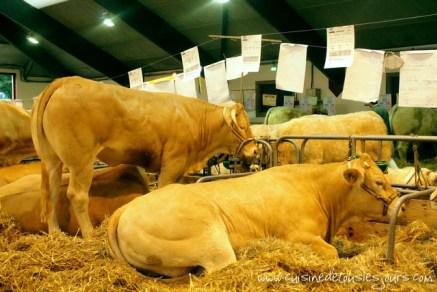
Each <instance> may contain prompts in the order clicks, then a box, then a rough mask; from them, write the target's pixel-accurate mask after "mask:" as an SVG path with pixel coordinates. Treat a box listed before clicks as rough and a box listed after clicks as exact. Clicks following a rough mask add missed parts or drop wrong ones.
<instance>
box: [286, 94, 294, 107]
mask: <svg viewBox="0 0 437 292" xmlns="http://www.w3.org/2000/svg"><path fill="white" fill-rule="evenodd" d="M284 106H288V107H294V95H284Z"/></svg>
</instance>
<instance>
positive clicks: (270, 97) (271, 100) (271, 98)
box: [263, 93, 276, 106]
mask: <svg viewBox="0 0 437 292" xmlns="http://www.w3.org/2000/svg"><path fill="white" fill-rule="evenodd" d="M263 105H264V106H276V94H266V93H264V94H263Z"/></svg>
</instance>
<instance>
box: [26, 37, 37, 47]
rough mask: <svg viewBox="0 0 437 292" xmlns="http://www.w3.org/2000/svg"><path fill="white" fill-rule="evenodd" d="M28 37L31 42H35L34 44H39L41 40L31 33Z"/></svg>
mask: <svg viewBox="0 0 437 292" xmlns="http://www.w3.org/2000/svg"><path fill="white" fill-rule="evenodd" d="M26 39H27V41H28V42H29V43H31V44H34V45H37V44H39V41H38V40H37V39H36V38H35V37H33V36H30V35H29V36H27V37H26Z"/></svg>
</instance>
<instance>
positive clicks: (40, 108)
mask: <svg viewBox="0 0 437 292" xmlns="http://www.w3.org/2000/svg"><path fill="white" fill-rule="evenodd" d="M38 99H39V100H38V102H37V103H36V104H35V108H34V109H33V112H32V137H33V139H34V143H35V147H36V149H37V152H38V154H39V156H40V158H41V161H42V163H43V168H42V196H43V204H44V202H46V201H48V198H49V193H50V202H51V204H52V205H54V206H56V202H57V197H58V193H59V190H58V188H59V187H58V186H59V184H60V178H61V169H62V165H65V166H66V167H67V168H68V169H69V170H70V173H71V180H70V184H69V187H68V191H67V197H68V198H69V200H70V201H71V204H72V206H73V210H74V213H75V215H76V217H77V219H78V222H79V225H80V227H81V230H82V233H83V234H84V236H87V234H89V232H90V231H91V230H92V226H91V222H90V219H89V217H88V214H87V212H86V210H87V205H88V189H89V186H90V183H91V177H92V176H91V173H92V165H93V162H94V160H95V159H96V157H98V158H99V159H100V160H102V161H104V162H106V163H108V164H109V165H117V164H120V163H126V164H135V165H141V166H143V167H144V168H145V169H146V170H148V171H150V172H160V176H159V181H158V186H160V187H162V186H164V185H167V184H169V183H172V182H175V181H178V180H179V179H181V178H182V176H183V175H184V174H185V173H186V172H187V170H188V169H192V168H193V165H199V164H201V165H204V164H205V163H206V161H207V160H208V159H209V158H210V157H212V156H213V155H214V154H217V153H232V152H234V151H235V150H236V148H237V147H238V146H239V145H240V143H241V142H242V141H243V140H244V139H247V138H252V137H253V136H252V133H251V131H250V127H249V120H248V117H247V114H246V112H245V111H244V108H243V106H242V105H241V104H236V105H234V106H233V107H221V106H216V105H213V104H209V103H207V102H205V101H202V100H198V99H193V98H188V97H183V96H178V95H174V94H168V93H152V92H145V91H138V90H132V89H128V88H125V87H121V86H117V85H111V84H103V83H100V82H95V81H92V80H87V79H84V78H80V77H67V78H61V79H57V80H55V81H54V82H52V83H51V84H50V85H49V86H48V87H47V88H46V89H45V90H44V91H43V92H42V94H41V95H40V96H39V98H38ZM256 152H257V147H256V144H255V143H254V142H252V143H249V144H247V145H246V146H245V147H244V148H243V151H242V153H243V154H244V155H247V156H253V155H256ZM49 185H50V190H49ZM42 213H43V218H42V219H43V220H48V225H49V232H51V231H54V230H56V229H57V228H58V223H57V220H56V216H55V210H54V209H53V208H52V209H50V210H49V209H48V208H47V207H46V209H43V210H42ZM46 215H48V218H46V217H45V216H46Z"/></svg>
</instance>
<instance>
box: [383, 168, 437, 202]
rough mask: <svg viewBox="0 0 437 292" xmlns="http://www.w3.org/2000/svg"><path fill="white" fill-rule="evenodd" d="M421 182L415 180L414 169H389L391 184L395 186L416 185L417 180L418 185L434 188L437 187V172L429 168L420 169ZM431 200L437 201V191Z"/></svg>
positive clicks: (388, 174)
mask: <svg viewBox="0 0 437 292" xmlns="http://www.w3.org/2000/svg"><path fill="white" fill-rule="evenodd" d="M420 171H421V173H420V180H419V178H415V170H414V167H412V166H409V167H404V168H391V167H389V168H387V176H388V178H389V180H390V182H391V183H394V184H409V185H414V184H415V183H416V179H417V180H418V183H419V184H420V185H422V186H424V185H427V186H434V187H437V172H435V171H432V170H430V169H428V168H421V169H420ZM430 198H431V200H435V199H437V191H435V192H433V193H432V194H431V196H430Z"/></svg>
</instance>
